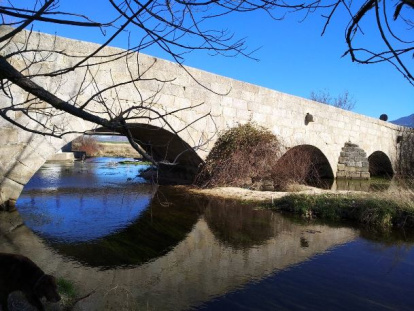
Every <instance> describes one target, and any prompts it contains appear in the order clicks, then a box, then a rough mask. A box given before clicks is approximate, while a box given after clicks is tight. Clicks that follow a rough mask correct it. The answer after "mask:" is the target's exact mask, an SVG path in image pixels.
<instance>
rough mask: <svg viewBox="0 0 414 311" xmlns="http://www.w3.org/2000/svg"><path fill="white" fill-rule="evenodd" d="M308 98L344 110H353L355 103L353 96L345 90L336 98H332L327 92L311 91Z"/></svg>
mask: <svg viewBox="0 0 414 311" xmlns="http://www.w3.org/2000/svg"><path fill="white" fill-rule="evenodd" d="M309 98H310V99H311V100H314V101H317V102H319V103H322V104H327V105H331V106H334V107H337V108H341V109H345V110H352V109H354V107H355V103H356V101H355V99H354V98H353V96H352V95H350V94H349V92H348V91H347V90H345V91H344V92H343V93H342V94H339V95H338V96H336V97H332V95H331V94H330V93H329V91H327V90H321V91H317V92H314V91H312V92H311V94H310V96H309Z"/></svg>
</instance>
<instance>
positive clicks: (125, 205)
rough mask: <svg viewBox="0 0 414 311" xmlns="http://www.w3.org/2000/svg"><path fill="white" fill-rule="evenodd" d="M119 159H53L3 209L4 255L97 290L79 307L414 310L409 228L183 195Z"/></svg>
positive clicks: (81, 289)
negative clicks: (304, 216) (13, 207)
mask: <svg viewBox="0 0 414 311" xmlns="http://www.w3.org/2000/svg"><path fill="white" fill-rule="evenodd" d="M118 161H119V160H118V159H113V158H112V159H110V158H95V159H92V160H88V161H86V162H84V163H82V162H75V163H74V164H58V163H47V164H45V165H44V166H43V167H42V168H41V169H40V170H39V171H38V172H37V173H36V175H35V176H34V177H33V178H32V179H31V181H30V182H29V183H28V184H27V185H26V186H25V189H24V191H23V193H22V195H21V196H20V198H19V200H18V201H17V208H18V213H14V214H12V215H5V214H4V213H3V214H2V215H0V252H13V253H20V254H23V255H25V256H28V257H29V258H31V259H32V260H33V261H34V262H36V263H37V264H38V265H39V266H40V267H41V268H42V269H43V270H44V271H46V272H47V273H51V274H53V275H55V276H56V277H58V278H64V279H66V280H67V281H69V282H71V283H72V284H74V286H75V288H76V290H77V295H78V296H79V297H81V296H84V295H88V294H90V295H89V296H88V297H87V298H85V299H83V300H81V301H80V302H79V303H78V304H77V305H76V306H75V310H412V309H413V308H414V295H413V294H412V291H413V289H414V248H413V243H414V242H413V241H414V236H413V235H412V234H410V233H408V232H397V233H396V234H395V235H392V234H387V235H382V234H378V233H377V234H372V233H368V232H364V231H361V230H359V229H357V228H355V227H352V226H344V225H341V226H339V225H332V224H330V225H328V224H323V223H315V222H312V223H307V222H305V221H303V220H300V219H297V218H291V217H286V216H284V215H281V214H278V213H274V212H271V211H268V210H263V209H260V208H257V207H256V206H250V205H246V204H240V203H235V202H232V201H223V200H213V199H211V200H207V199H201V198H199V197H197V196H190V195H184V194H182V193H179V192H177V190H174V189H171V188H158V187H155V186H152V185H148V184H145V182H144V180H143V179H141V178H139V177H137V175H138V172H139V170H141V169H145V168H146V167H145V166H139V165H138V166H135V165H121V164H119V163H118ZM21 219H22V220H23V222H24V225H20V226H19V225H18V224H19V222H20V220H21ZM14 223H15V224H16V225H13V224H14ZM1 228H10V229H7V230H6V229H3V230H2V229H1Z"/></svg>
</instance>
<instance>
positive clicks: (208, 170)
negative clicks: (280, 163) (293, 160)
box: [196, 123, 281, 187]
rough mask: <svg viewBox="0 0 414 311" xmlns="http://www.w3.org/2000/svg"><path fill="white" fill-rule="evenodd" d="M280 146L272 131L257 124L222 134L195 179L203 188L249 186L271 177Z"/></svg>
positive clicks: (238, 127)
mask: <svg viewBox="0 0 414 311" xmlns="http://www.w3.org/2000/svg"><path fill="white" fill-rule="evenodd" d="M280 149H281V145H280V143H279V141H278V139H277V137H276V136H275V135H273V134H272V133H271V132H270V131H269V130H267V129H265V128H263V127H260V126H258V125H256V124H254V123H247V124H244V125H241V124H239V125H238V126H237V127H234V128H232V129H229V130H227V131H225V132H223V133H222V134H221V135H220V137H219V138H218V140H217V141H216V143H215V145H214V147H213V149H212V150H211V152H210V154H209V155H208V157H207V159H206V162H205V164H204V165H203V167H202V168H201V170H200V172H199V173H198V175H197V178H196V184H198V185H199V186H202V187H216V186H235V187H246V186H250V185H251V184H252V183H254V182H260V181H263V180H265V179H270V178H271V172H272V168H273V167H274V165H275V164H276V162H277V160H278V159H279V157H280Z"/></svg>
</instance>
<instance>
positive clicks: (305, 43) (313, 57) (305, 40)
mask: <svg viewBox="0 0 414 311" xmlns="http://www.w3.org/2000/svg"><path fill="white" fill-rule="evenodd" d="M105 2H106V1H102V2H101V1H99V2H98V1H79V0H72V1H65V0H62V1H60V3H61V9H62V10H63V9H66V8H69V9H71V10H73V11H76V9H77V8H81V10H82V11H81V12H83V13H85V14H87V15H91V16H96V17H102V16H105V15H106V14H108V13H109V11H108V9H107V8H106V7H105V6H104V3H105ZM97 3H99V4H100V6H99V8H97ZM65 6H68V7H65ZM301 19H302V15H300V14H296V15H295V14H294V15H289V16H287V17H286V18H285V19H284V20H282V21H275V20H272V19H271V18H270V17H269V16H268V15H267V14H266V13H264V12H254V13H243V14H234V15H228V16H226V17H225V18H221V19H219V20H214V24H212V25H213V26H214V27H215V28H218V29H222V28H225V29H229V30H230V31H231V32H234V33H235V34H236V37H237V38H244V37H246V40H247V44H248V47H249V48H250V49H251V50H255V49H257V48H259V49H258V50H257V51H256V52H255V53H254V54H253V56H254V57H255V58H258V59H259V61H255V60H252V59H249V58H246V57H243V56H237V57H233V58H229V57H222V56H210V55H208V54H207V53H204V52H193V53H190V54H188V55H187V56H186V60H185V64H186V65H188V66H192V67H196V68H199V69H202V70H205V71H209V72H213V73H216V74H219V75H223V76H226V77H230V78H234V79H237V80H242V81H246V82H249V83H253V84H257V85H261V86H264V87H268V88H270V89H274V90H277V91H281V92H285V93H289V94H293V95H297V96H301V97H305V98H308V97H309V95H310V93H311V92H312V91H318V90H324V89H326V90H327V91H329V92H330V93H331V95H338V94H340V93H343V92H344V91H345V90H348V91H349V93H350V94H352V95H353V96H354V98H355V100H356V105H355V108H354V111H355V112H357V113H361V114H364V115H367V116H371V117H374V118H378V117H379V116H380V115H381V114H383V113H386V114H387V115H388V116H389V120H394V119H397V118H399V117H402V116H407V115H410V114H412V113H414V87H413V86H411V85H410V84H409V83H408V82H407V81H406V80H405V79H404V78H403V77H402V75H401V74H400V73H398V72H397V71H396V70H395V69H394V68H393V67H391V66H390V65H389V64H377V65H361V64H355V63H352V62H351V61H350V59H349V57H341V56H342V54H343V53H344V52H345V51H346V45H345V39H344V37H345V26H346V24H347V22H348V20H349V18H348V16H346V14H345V12H338V14H337V15H336V16H335V18H334V20H333V21H332V22H331V24H330V26H329V27H328V30H327V32H326V34H325V35H324V36H323V37H321V31H322V28H323V23H324V20H323V19H322V18H321V17H320V16H319V14H315V15H311V16H309V17H308V18H307V19H305V20H304V21H301ZM34 30H39V31H44V32H49V33H57V34H58V35H61V36H64V37H70V38H74V39H79V40H85V41H92V42H97V43H101V42H102V41H103V40H104V39H105V38H103V37H102V35H101V33H100V31H97V30H94V31H85V30H84V29H80V28H73V27H71V28H64V27H59V28H51V27H50V26H48V25H46V24H42V23H37V24H35V26H34ZM363 30H364V32H365V34H366V35H365V36H363V37H361V38H360V39H359V40H360V42H361V43H364V44H368V45H369V46H372V47H373V48H376V47H377V46H379V44H378V42H379V41H378V40H377V39H378V36H375V35H376V28H375V27H373V26H372V24H366V25H363ZM402 30H403V31H404V30H405V29H402ZM410 32H411V37H412V32H413V31H412V30H411V31H408V30H407V31H406V33H407V34H408V35H410ZM371 34H373V35H371ZM122 39H123V38H119V40H116V41H114V42H113V44H111V45H113V46H118V47H126V41H125V40H122ZM145 53H147V54H151V55H153V56H158V57H162V58H168V57H167V55H165V53H163V52H162V51H160V50H159V49H157V48H155V47H154V48H150V49H148V50H146V51H145ZM410 62H412V59H411V60H410Z"/></svg>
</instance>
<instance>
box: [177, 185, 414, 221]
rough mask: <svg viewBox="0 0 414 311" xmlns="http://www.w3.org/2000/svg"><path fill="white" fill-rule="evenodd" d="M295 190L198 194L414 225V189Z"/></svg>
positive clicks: (312, 214) (308, 213) (315, 214)
mask: <svg viewBox="0 0 414 311" xmlns="http://www.w3.org/2000/svg"><path fill="white" fill-rule="evenodd" d="M297 190H298V191H296V192H267V191H254V190H248V189H242V188H234V187H221V188H213V189H198V188H188V187H185V191H187V192H189V193H193V194H197V195H202V196H208V197H217V198H222V199H233V200H240V201H246V202H247V201H248V202H252V203H253V202H257V203H259V204H260V205H261V206H264V207H265V208H269V209H272V210H276V211H282V212H289V213H292V214H296V215H300V216H302V217H305V218H307V219H314V218H318V219H326V220H334V221H339V220H351V221H355V222H358V223H360V224H362V225H364V226H366V227H372V228H375V229H391V228H414V192H413V191H412V190H407V189H399V188H398V189H394V190H388V191H384V192H375V193H369V192H358V191H344V190H343V191H338V190H335V191H333V190H323V189H318V188H313V187H306V186H299V188H298V187H297Z"/></svg>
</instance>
